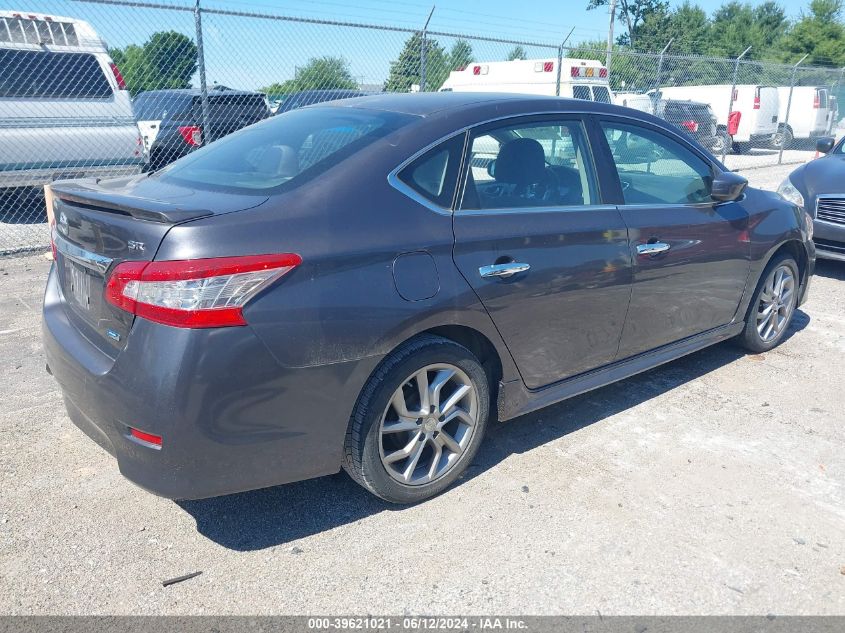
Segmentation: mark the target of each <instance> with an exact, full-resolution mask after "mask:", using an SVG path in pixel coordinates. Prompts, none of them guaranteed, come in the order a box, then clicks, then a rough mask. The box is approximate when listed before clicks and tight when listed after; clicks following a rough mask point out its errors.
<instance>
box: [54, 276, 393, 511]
mask: <svg viewBox="0 0 845 633" xmlns="http://www.w3.org/2000/svg"><path fill="white" fill-rule="evenodd" d="M42 329H43V339H44V348H45V353H46V357H47V366H48V369H49V371H50V372H51V373H52V374H53V376H54V377H55V378H56V380H57V381H58V383H59V385H60V386H61V389H62V391H63V394H64V398H65V403H66V406H67V411H68V415H69V417H70V419H71V420H72V421H73V423H74V424H76V426H78V427H79V428H80V429H82V430H83V431H84V432H85V433H86V434H87V435H88V436H89V437H91V438H92V439H93V440H95V441H96V442H97V443H98V444H100V445H101V446H102V447H104V448H105V449H106V450H107V451H108V452H109V453H111V454H112V455H113V456H114V457H115V458H116V459H117V463H118V467H119V468H120V471H121V473H122V474H123V475H124V476H125V477H127V478H128V479H129V480H131V481H132V482H134V483H136V484H137V485H139V486H141V487H143V488H145V489H147V490H149V491H151V492H153V493H155V494H158V495H161V496H164V497H168V498H173V499H196V498H203V497H212V496H218V495H223V494H229V493H233V492H240V491H244V490H251V489H255V488H263V487H267V486H273V485H277V484H282V483H288V482H292V481H297V480H301V479H307V478H310V477H317V476H320V475H326V474H331V473H334V472H337V470H338V469H339V467H340V464H341V455H342V449H343V440H344V435H345V432H346V427H347V423H348V420H349V416H350V414H351V412H352V408H353V406H354V403H355V399H356V398H357V396H358V392H359V390H360V387H361V382H362V381H363V380H365V379H366V376H368V375H369V373H370V371H371V370H372V369H373V368H374V366H375V364H376V363H377V362H378V359H377V358H367V359H364V360H359V361H354V362H353V361H350V362H345V363H336V364H333V365H325V366H316V367H307V368H296V369H291V368H284V367H282V366H281V365H279V364H278V363H277V361H276V360H275V358H274V357H273V356H272V355H271V354H270V352H269V351H268V350H267V348H266V347H265V346H264V344H263V343H262V342H261V341H260V339H259V338H258V337H257V336H256V335H255V334H254V333H253V331H252V329H251V328H250V327H248V326H247V327H233V328H220V329H206V330H189V329H182V328H173V327H168V326H164V325H159V324H155V323H152V322H149V321H146V320H144V319H140V318H139V319H136V320H135V323H134V325H133V326H132V330H131V332H130V334H129V336H128V337H127V345H126V348H125V349H124V350H123V351H121V352H120V354H119V355H118V356H117V358H116V359H112V358H110V357H108V356H106V355H104V354H103V353H102V352H101V351H99V350H98V349H97V348H96V347H95V346H93V345H92V344H91V343H89V342H88V341H87V340H86V339H85V338H84V337H83V336H82V335H81V334H80V333H79V331H78V330H76V329H75V328H74V327H73V325H72V324H71V323H70V321H69V320H68V319H67V315H66V313H65V307H64V301H63V298H62V296H61V291H60V289H59V286H58V283H57V280H56V275H55V273H54V272H53V271H51V273H50V277H49V280H48V283H47V290H46V294H45V298H44V314H43V326H42ZM130 427H133V428H137V429H139V430H141V431H143V432H145V433H151V434H153V435H158V436H160V437H162V438H163V439H162V444H161V447H160V448H154V447H152V446H151V445H149V444H145V443H143V442H141V441H138V440H136V439H134V438H132V437H131V436H130V434H129V429H130Z"/></svg>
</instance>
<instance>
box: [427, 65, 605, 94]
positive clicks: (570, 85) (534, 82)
mask: <svg viewBox="0 0 845 633" xmlns="http://www.w3.org/2000/svg"><path fill="white" fill-rule="evenodd" d="M440 92H513V93H518V94H532V95H546V96H550V97H554V96H561V97H571V98H573V99H584V100H586V101H599V102H600V103H612V102H613V93H612V92H611V91H610V80H609V78H608V72H607V68H605V67H604V66H603V65H602V64H601V62H598V61H596V60H594V59H570V58H564V59H561V60H558V59H557V58H549V59H514V60H511V61H506V62H473V63H471V64H469V65H468V66H465V67H463V68H459V69H457V70H453V71H452V72H450V73H449V77H448V78H447V79H446V81H445V82H443V85H442V86H441V87H440Z"/></svg>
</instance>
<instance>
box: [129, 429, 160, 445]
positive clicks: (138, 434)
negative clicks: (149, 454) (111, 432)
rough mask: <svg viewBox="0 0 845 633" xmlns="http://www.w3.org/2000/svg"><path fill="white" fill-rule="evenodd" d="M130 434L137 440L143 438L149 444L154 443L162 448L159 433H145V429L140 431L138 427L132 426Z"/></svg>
mask: <svg viewBox="0 0 845 633" xmlns="http://www.w3.org/2000/svg"><path fill="white" fill-rule="evenodd" d="M129 435H131V436H132V437H134V438H135V439H136V440H141V441H142V442H145V443H147V444H152V445H153V447H154V448H161V437H160V436H159V435H153V434H152V433H144V432H143V431H139V430H138V429H133V428H132V427H131V426H130V427H129Z"/></svg>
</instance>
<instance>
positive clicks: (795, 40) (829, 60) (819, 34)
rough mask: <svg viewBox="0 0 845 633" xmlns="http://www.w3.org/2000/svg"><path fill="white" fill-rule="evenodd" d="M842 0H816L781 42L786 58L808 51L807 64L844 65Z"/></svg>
mask: <svg viewBox="0 0 845 633" xmlns="http://www.w3.org/2000/svg"><path fill="white" fill-rule="evenodd" d="M842 7H843V0H813V1H812V2H811V3H810V13H808V14H804V15H802V16H801V19H800V20H799V21H798V22H797V23H796V24H795V26H793V27H792V29H791V30H790V32H789V33H788V34H787V35H786V37H785V38H784V39H783V42H782V51H783V53H782V54H783V59H784V60H785V61H796V58H799V57H800V56H802V55H804V54H809V57H808V58H807V62H806V63H807V64H816V65H820V66H835V67H842V66H845V25H843V23H842Z"/></svg>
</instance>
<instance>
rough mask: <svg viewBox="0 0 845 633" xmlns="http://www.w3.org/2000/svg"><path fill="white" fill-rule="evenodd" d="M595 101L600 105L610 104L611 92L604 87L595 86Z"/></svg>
mask: <svg viewBox="0 0 845 633" xmlns="http://www.w3.org/2000/svg"><path fill="white" fill-rule="evenodd" d="M593 100H595V101H598V102H599V103H610V91H609V90H608V89H607V88H605V87H604V86H593Z"/></svg>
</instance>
